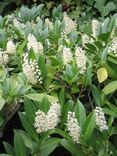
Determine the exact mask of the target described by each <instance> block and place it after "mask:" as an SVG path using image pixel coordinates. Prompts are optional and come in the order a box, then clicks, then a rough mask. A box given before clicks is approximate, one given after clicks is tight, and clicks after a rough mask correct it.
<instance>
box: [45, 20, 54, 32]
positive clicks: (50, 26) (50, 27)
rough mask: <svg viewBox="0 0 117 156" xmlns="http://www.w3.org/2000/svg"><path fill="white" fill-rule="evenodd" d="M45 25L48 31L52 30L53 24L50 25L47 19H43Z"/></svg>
mask: <svg viewBox="0 0 117 156" xmlns="http://www.w3.org/2000/svg"><path fill="white" fill-rule="evenodd" d="M45 25H46V26H47V27H48V28H49V29H50V30H52V29H53V23H52V22H51V21H50V20H49V19H48V18H46V19H45Z"/></svg>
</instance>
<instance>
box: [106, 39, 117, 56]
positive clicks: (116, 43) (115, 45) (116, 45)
mask: <svg viewBox="0 0 117 156" xmlns="http://www.w3.org/2000/svg"><path fill="white" fill-rule="evenodd" d="M108 52H109V53H110V52H113V53H114V54H115V56H117V37H114V38H113V39H112V43H111V45H110V46H109V48H108Z"/></svg>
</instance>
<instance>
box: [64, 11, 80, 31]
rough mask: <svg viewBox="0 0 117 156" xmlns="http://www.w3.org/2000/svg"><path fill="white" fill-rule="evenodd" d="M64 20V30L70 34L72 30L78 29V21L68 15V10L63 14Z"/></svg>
mask: <svg viewBox="0 0 117 156" xmlns="http://www.w3.org/2000/svg"><path fill="white" fill-rule="evenodd" d="M63 21H64V23H65V29H64V31H65V32H66V33H67V34H69V33H70V32H72V31H76V30H77V29H76V28H77V24H76V21H73V20H72V19H71V18H70V17H69V16H68V15H67V13H66V12H64V15H63Z"/></svg>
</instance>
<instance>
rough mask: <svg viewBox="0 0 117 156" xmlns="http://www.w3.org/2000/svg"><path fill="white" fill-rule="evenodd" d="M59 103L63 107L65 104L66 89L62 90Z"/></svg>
mask: <svg viewBox="0 0 117 156" xmlns="http://www.w3.org/2000/svg"><path fill="white" fill-rule="evenodd" d="M59 102H60V104H61V106H63V105H64V103H65V88H62V89H61V91H60V93H59Z"/></svg>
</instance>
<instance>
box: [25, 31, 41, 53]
mask: <svg viewBox="0 0 117 156" xmlns="http://www.w3.org/2000/svg"><path fill="white" fill-rule="evenodd" d="M27 48H28V50H30V49H31V48H32V49H33V50H34V53H35V54H39V53H41V52H43V45H42V43H41V42H37V40H36V38H35V37H34V36H33V35H32V34H29V36H28V43H27Z"/></svg>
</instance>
